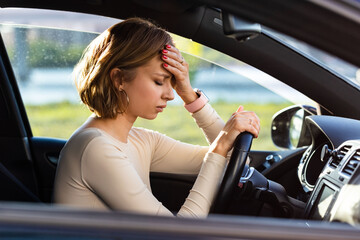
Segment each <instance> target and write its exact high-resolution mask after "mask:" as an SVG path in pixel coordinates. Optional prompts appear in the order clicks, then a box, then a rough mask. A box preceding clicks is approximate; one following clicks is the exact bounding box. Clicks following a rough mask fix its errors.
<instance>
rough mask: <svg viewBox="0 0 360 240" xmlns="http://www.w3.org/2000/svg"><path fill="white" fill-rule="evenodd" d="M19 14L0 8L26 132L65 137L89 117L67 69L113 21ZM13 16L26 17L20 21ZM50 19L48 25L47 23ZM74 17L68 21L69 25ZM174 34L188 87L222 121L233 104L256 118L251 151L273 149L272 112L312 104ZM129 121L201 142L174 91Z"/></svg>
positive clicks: (45, 13) (35, 12) (248, 68)
mask: <svg viewBox="0 0 360 240" xmlns="http://www.w3.org/2000/svg"><path fill="white" fill-rule="evenodd" d="M18 11H25V10H21V9H20V10H18ZM49 12H50V13H49ZM26 13H28V12H27V11H25V12H22V14H20V15H19V14H17V12H16V10H14V9H11V11H10V12H6V11H5V12H4V9H1V14H2V15H1V16H2V17H0V30H1V34H2V37H3V39H4V42H5V46H6V49H7V52H8V55H9V58H10V61H11V64H12V66H13V70H14V72H15V75H16V79H17V82H18V85H19V88H20V92H21V95H22V98H23V101H24V104H25V107H26V111H27V115H28V118H29V121H30V125H31V128H32V132H33V135H34V136H45V137H56V138H64V139H67V138H69V137H70V135H71V133H72V132H73V131H74V130H75V129H76V128H77V127H79V126H80V125H81V124H82V123H83V122H84V121H85V120H86V118H87V117H88V116H89V115H90V112H89V111H88V110H87V108H86V107H85V106H84V105H82V104H80V100H79V97H78V95H77V92H76V88H75V84H74V83H73V80H72V78H71V73H72V69H73V67H74V65H75V64H76V63H77V61H78V60H79V58H80V57H81V54H82V51H83V49H84V48H85V47H86V46H87V45H88V44H89V42H90V41H91V40H92V39H94V38H95V37H96V36H97V35H98V33H97V32H101V31H103V30H104V29H106V28H107V27H109V26H111V25H112V24H114V23H116V22H119V20H116V19H109V18H102V17H99V16H93V15H86V14H74V13H66V12H57V11H44V10H41V11H40V10H30V13H31V14H30V13H29V14H26ZM67 14H69V15H67ZM18 16H26V21H25V20H24V19H21V18H19V17H18ZM33 16H36V17H33ZM40 16H43V17H42V18H41V17H40ZM54 18H55V19H54ZM39 19H41V21H40V20H39ZM44 19H47V20H46V21H44ZM59 19H63V21H59ZM94 19H95V20H94ZM96 19H99V20H96ZM52 20H54V21H53V24H54V25H55V28H54V27H51V28H50V27H49V26H48V25H51V21H52ZM25 22H26V23H27V24H24V23H25ZM74 22H76V25H75V26H74V25H71V24H70V23H74ZM29 23H31V24H29ZM60 23H62V24H63V25H58V24H60ZM39 25H46V26H42V27H40V26H39ZM70 25H71V26H70ZM65 29H66V30H65ZM81 29H83V30H81ZM173 38H174V40H175V43H176V45H177V47H178V48H179V49H180V50H181V51H182V52H183V55H184V57H185V59H186V61H187V62H188V63H189V65H190V78H191V81H192V86H193V87H197V88H200V89H202V90H203V91H204V92H205V93H206V95H207V96H208V97H209V99H210V103H211V105H212V106H213V107H214V108H215V109H216V111H217V112H218V113H219V115H220V116H221V117H222V118H223V119H224V121H227V119H228V118H229V116H230V115H231V114H232V113H233V112H234V111H236V109H237V108H238V106H239V105H243V106H244V107H245V109H246V110H249V111H254V112H256V113H257V115H258V116H259V117H260V119H261V129H262V130H261V133H260V136H259V138H258V139H256V140H254V142H253V149H259V150H273V149H276V147H275V146H274V144H273V143H272V140H271V136H270V133H271V131H270V126H271V119H272V116H273V114H274V113H276V112H277V111H279V110H281V109H283V108H285V107H287V106H289V105H293V104H294V103H296V104H298V103H302V104H304V103H306V104H309V103H310V104H311V105H314V103H313V102H312V101H311V100H309V99H308V98H306V97H305V96H304V95H302V94H300V93H299V92H297V91H295V90H294V89H292V88H290V87H288V86H287V85H285V84H283V83H281V82H280V81H278V80H276V79H274V78H272V77H271V76H269V75H267V74H265V73H263V72H261V71H259V70H257V69H255V68H253V67H251V66H249V65H247V64H245V63H242V62H240V61H238V60H236V59H233V58H231V57H229V56H227V55H224V54H222V53H220V52H217V51H215V50H213V49H210V48H207V47H205V46H202V45H200V44H198V43H196V42H193V41H191V40H190V39H185V38H182V37H179V36H176V35H173ZM135 125H136V126H142V127H145V128H150V129H154V130H157V131H159V132H162V133H165V134H167V135H168V136H170V137H173V138H175V139H177V140H180V141H184V142H188V143H192V144H199V145H205V144H207V143H206V140H205V138H204V136H203V134H202V132H201V131H200V130H199V129H198V127H197V126H196V124H195V123H194V121H193V119H192V118H191V116H190V114H189V113H187V111H186V110H185V109H184V107H183V106H182V101H181V100H180V99H179V97H176V98H175V100H174V101H173V102H171V103H169V106H168V107H167V109H166V110H165V111H164V112H163V113H161V114H159V116H158V118H156V119H155V120H152V121H149V120H144V119H139V120H138V121H137V122H136V124H135Z"/></svg>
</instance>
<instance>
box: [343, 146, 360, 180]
mask: <svg viewBox="0 0 360 240" xmlns="http://www.w3.org/2000/svg"><path fill="white" fill-rule="evenodd" d="M359 163H360V149H358V150H356V152H355V153H354V155H353V156H352V157H351V158H350V159H349V161H347V163H346V164H345V166H344V169H343V170H342V172H343V173H344V174H346V175H349V176H351V175H352V174H353V172H354V171H355V169H356V167H357V166H358V165H359Z"/></svg>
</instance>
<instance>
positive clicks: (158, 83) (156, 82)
mask: <svg viewBox="0 0 360 240" xmlns="http://www.w3.org/2000/svg"><path fill="white" fill-rule="evenodd" d="M155 84H156V85H159V86H162V85H163V83H162V82H160V81H155Z"/></svg>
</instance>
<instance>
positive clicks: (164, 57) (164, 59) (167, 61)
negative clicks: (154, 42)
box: [161, 55, 186, 72]
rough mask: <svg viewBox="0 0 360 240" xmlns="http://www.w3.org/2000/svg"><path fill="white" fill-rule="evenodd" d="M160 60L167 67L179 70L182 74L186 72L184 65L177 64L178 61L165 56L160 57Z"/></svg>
mask: <svg viewBox="0 0 360 240" xmlns="http://www.w3.org/2000/svg"><path fill="white" fill-rule="evenodd" d="M161 58H162V60H163V61H164V62H166V63H168V64H169V65H171V66H173V67H176V68H178V69H179V70H181V71H182V72H185V71H186V65H185V64H181V62H179V60H176V59H173V58H171V57H169V56H167V55H162V56H161Z"/></svg>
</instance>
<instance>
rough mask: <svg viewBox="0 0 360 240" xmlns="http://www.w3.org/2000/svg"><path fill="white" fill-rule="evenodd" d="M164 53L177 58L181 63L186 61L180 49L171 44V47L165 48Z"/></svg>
mask: <svg viewBox="0 0 360 240" xmlns="http://www.w3.org/2000/svg"><path fill="white" fill-rule="evenodd" d="M162 53H163V54H164V55H166V56H168V57H170V58H172V59H175V60H176V61H178V62H180V63H183V62H184V61H185V59H184V58H183V56H182V55H181V53H180V51H179V50H178V49H177V48H176V47H173V46H170V48H166V49H163V50H162Z"/></svg>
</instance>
